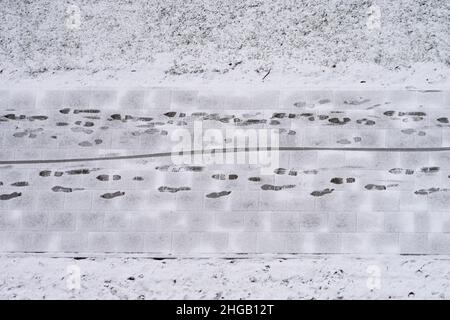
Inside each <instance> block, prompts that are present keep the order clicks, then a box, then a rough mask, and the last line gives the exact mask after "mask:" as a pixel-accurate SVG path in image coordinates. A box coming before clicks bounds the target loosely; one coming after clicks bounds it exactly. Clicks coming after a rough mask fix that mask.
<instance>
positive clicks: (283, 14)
mask: <svg viewBox="0 0 450 320" xmlns="http://www.w3.org/2000/svg"><path fill="white" fill-rule="evenodd" d="M70 5H75V6H76V7H75V9H74V7H71V6H70ZM0 8H1V9H0V20H1V21H2V24H1V26H0V85H1V86H8V87H10V86H12V85H14V84H15V85H27V86H51V87H54V86H72V87H73V86H74V85H78V86H83V85H93V86H119V87H120V86H123V85H124V84H126V85H128V86H132V85H136V86H164V85H176V86H199V85H208V86H228V85H231V86H233V85H234V86H236V85H243V84H246V85H252V86H259V85H263V86H266V85H267V86H277V87H280V86H295V87H298V86H318V87H321V88H323V87H326V86H327V87H328V86H333V87H340V86H352V87H353V86H358V87H361V88H367V87H373V86H377V87H388V88H392V87H393V86H394V87H401V88H404V87H407V86H416V87H421V88H424V87H429V86H434V87H441V88H442V87H444V88H445V87H448V85H449V84H450V80H449V68H450V54H449V53H450V49H449V48H450V43H449V41H450V40H449V39H450V18H449V17H450V3H449V2H448V1H446V0H430V1H415V0H402V1H392V0H376V1H361V0H351V1H348V0H332V1H324V0H322V1H292V0H276V1H268V0H266V1H262V0H244V1H242V0H230V1H214V0H189V1H183V2H182V3H180V2H179V1H175V0H169V1H168V0H155V1H144V0H132V1H125V0H121V1H114V2H111V1H107V0H99V1H89V0H76V1H56V2H55V1H50V0H35V1H27V2H22V1H14V0H2V1H1V7H0ZM371 8H372V9H371ZM373 8H375V9H373ZM377 8H378V9H377Z"/></svg>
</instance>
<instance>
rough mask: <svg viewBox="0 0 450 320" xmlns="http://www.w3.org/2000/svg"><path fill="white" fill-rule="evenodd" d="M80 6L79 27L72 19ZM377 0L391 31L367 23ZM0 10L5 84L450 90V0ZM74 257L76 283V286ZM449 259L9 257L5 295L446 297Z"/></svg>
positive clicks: (7, 6)
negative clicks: (71, 282)
mask: <svg viewBox="0 0 450 320" xmlns="http://www.w3.org/2000/svg"><path fill="white" fill-rule="evenodd" d="M70 4H75V5H76V6H77V7H78V8H79V12H80V17H81V20H80V24H79V27H74V28H72V27H70V28H68V27H67V23H71V22H70V19H72V18H73V13H71V12H68V11H67V9H68V8H69V7H68V6H69V5H70ZM372 4H376V5H378V7H379V8H380V12H381V15H380V28H375V29H370V28H368V27H367V23H368V21H369V20H370V21H372V20H373V19H374V17H371V15H370V14H368V9H369V7H370V6H371V5H372ZM0 21H2V23H1V24H0V88H12V87H19V88H24V87H26V88H31V87H45V88H55V87H67V88H73V87H80V86H95V87H98V86H109V87H122V86H127V87H131V86H177V87H199V86H212V87H216V88H217V87H233V86H238V87H239V88H241V89H242V88H245V87H246V86H249V87H267V88H280V87H302V88H303V87H305V88H306V87H307V88H311V87H314V88H322V89H323V88H358V89H366V88H375V87H376V88H389V89H392V88H420V89H428V88H437V89H445V88H447V89H448V88H449V87H450V43H449V41H450V2H449V1H447V0H429V1H417V0H402V1H393V0H392V1H388V0H383V1H373V2H372V1H362V0H351V1H347V0H339V1H338V0H334V1H325V0H321V1H294V0H276V1H269V0H267V1H256V0H244V1H243V0H232V1H231V0H230V1H212V0H211V1H210V0H190V1H183V3H181V2H180V1H175V0H154V1H144V0H140V1H138V0H132V1H126V0H120V1H108V0H99V1H90V0H75V1H51V0H36V1H15V0H0ZM75 24H76V23H75ZM72 265H77V266H79V267H80V272H81V288H80V289H79V290H77V289H75V290H69V289H68V287H67V282H66V281H67V278H68V274H67V268H68V267H69V268H71V267H70V266H72ZM449 265H450V262H449V260H447V258H446V257H433V256H360V257H356V256H345V255H344V256H339V255H327V256H326V255H322V256H310V255H306V256H299V257H291V258H289V259H280V258H279V257H256V258H255V257H250V258H246V259H216V258H205V259H164V260H154V259H150V258H142V257H122V258H118V257H97V258H88V259H84V260H74V259H72V258H62V257H59V258H54V257H49V256H29V255H27V256H9V255H8V256H2V257H0V270H1V272H0V298H2V299H26V298H32V299H51V298H62V299H80V298H87V299H106V298H118V299H140V298H145V299H174V298H180V299H184V298H192V299H205V298H210V299H222V298H223V299H232V298H234V299H263V298H266V299H270V298H272V299H300V298H303V299H327V298H330V299H350V298H363V299H376V298H385V299H389V298H392V299H408V298H409V299H412V298H424V299H431V298H437V299H448V298H449V295H450V290H449V289H448V287H449V284H450V274H449V270H450V269H449V268H448V267H449ZM72 270H73V269H72Z"/></svg>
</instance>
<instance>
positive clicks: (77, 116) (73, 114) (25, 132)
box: [0, 99, 450, 201]
mask: <svg viewBox="0 0 450 320" xmlns="http://www.w3.org/2000/svg"><path fill="white" fill-rule="evenodd" d="M369 101H370V100H369V99H362V100H361V99H360V100H347V101H345V102H344V104H347V105H362V104H365V103H368V102H369ZM330 102H331V101H330V100H329V99H320V100H318V101H317V104H318V105H326V104H329V103H330ZM389 104H390V103H388V102H387V103H385V104H384V106H382V105H380V104H377V105H372V106H370V107H368V108H366V109H367V110H373V112H372V114H370V115H368V116H366V117H359V116H358V117H356V118H353V117H352V116H351V112H344V111H322V112H316V111H314V110H312V111H309V110H308V111H307V110H305V109H306V108H312V109H313V108H314V107H315V105H307V104H306V102H302V101H298V102H295V103H294V104H293V106H294V107H295V108H297V109H298V110H299V112H273V113H272V114H271V115H270V116H268V117H266V116H265V115H264V114H263V113H261V112H257V111H255V112H251V113H243V114H240V115H236V114H223V113H210V112H192V113H186V112H178V111H170V112H166V113H163V114H159V115H152V116H142V115H141V116H135V115H129V114H121V113H109V114H105V112H102V111H101V110H99V109H95V108H62V109H60V110H59V111H58V112H57V116H56V117H51V116H47V115H40V114H37V115H36V114H32V115H27V114H22V113H17V112H13V111H9V112H8V113H5V114H3V115H1V114H0V126H6V125H9V124H11V125H12V127H13V128H14V130H15V132H14V133H12V136H13V137H15V138H19V139H30V140H31V141H33V140H36V138H38V137H39V136H40V135H43V134H45V133H46V132H47V131H50V130H51V132H52V134H51V135H50V138H51V139H54V140H58V139H60V138H61V136H64V135H65V134H66V131H65V130H67V131H68V132H70V133H75V134H77V137H79V142H78V145H79V146H80V147H83V148H89V147H95V146H99V145H102V144H103V142H104V141H103V140H102V139H100V138H97V137H96V138H95V139H87V138H86V137H89V136H91V135H93V134H94V133H98V132H104V131H107V130H110V129H116V128H124V129H130V132H131V136H133V137H139V136H142V135H156V136H158V135H159V136H161V137H163V136H167V135H168V130H167V129H168V128H169V127H170V126H175V127H183V126H188V124H189V123H190V122H192V121H194V120H202V121H214V122H216V123H217V124H218V125H220V124H233V125H235V126H242V127H248V126H255V125H256V126H257V125H268V126H273V127H280V128H279V129H280V133H281V134H285V135H291V136H293V135H296V134H297V132H296V131H295V130H291V129H285V128H281V126H282V125H283V124H284V121H285V120H289V121H300V122H309V123H311V122H314V123H318V124H320V125H324V126H341V127H345V126H348V125H350V124H356V125H359V126H368V127H372V126H376V125H377V124H378V123H379V122H381V123H383V122H385V121H392V122H401V123H403V124H404V123H418V122H423V123H424V124H425V123H426V121H427V120H429V122H430V123H429V125H430V126H433V125H434V126H436V127H449V126H450V123H449V120H448V118H447V117H444V116H439V117H437V118H435V119H427V118H428V117H429V116H428V115H427V114H426V113H425V112H422V111H408V112H404V111H392V110H387V111H384V110H383V111H378V110H377V109H376V108H380V107H386V105H389ZM51 121H52V122H54V127H52V126H51V125H49V122H51ZM27 126H29V127H27ZM10 127H11V126H10ZM130 127H132V128H130ZM416 127H417V125H416V124H414V128H405V129H402V130H401V131H400V132H401V133H402V134H404V135H417V136H418V137H423V136H425V135H426V132H425V131H423V130H420V129H417V128H416ZM49 129H50V130H49ZM55 132H56V133H55ZM361 141H362V137H359V136H355V137H352V138H344V139H339V140H337V141H336V143H338V144H343V145H348V144H357V143H360V142H361ZM99 170H101V169H100V168H92V169H75V170H67V171H58V170H56V171H50V170H43V171H40V172H39V176H40V177H41V178H42V179H44V178H48V177H56V178H60V177H62V179H63V177H64V176H77V175H91V174H96V177H95V179H96V180H97V181H98V183H105V182H112V183H114V182H117V181H120V180H122V179H124V177H122V176H120V175H117V174H115V175H110V174H104V173H100V174H99V173H95V172H96V171H99ZM155 170H157V171H160V172H170V173H174V172H175V173H176V172H193V173H199V174H201V173H203V172H204V168H203V167H202V166H175V165H163V166H158V167H156V168H155ZM439 171H440V168H438V167H424V168H420V169H418V170H417V169H413V168H392V169H390V170H389V171H388V173H389V174H392V175H399V176H401V175H405V176H412V175H420V174H426V175H432V174H434V173H437V172H439ZM318 172H319V170H316V169H310V170H300V169H286V168H278V169H276V170H275V171H274V174H276V175H286V176H290V177H292V179H293V182H292V183H289V184H283V185H272V184H267V183H262V178H261V177H258V176H249V177H247V181H248V183H251V184H258V185H259V187H260V189H261V190H262V191H264V192H285V191H288V190H292V189H295V188H296V187H297V184H296V181H295V179H296V178H300V179H301V177H300V176H301V175H316V174H318ZM210 178H211V179H213V180H216V181H233V180H238V179H239V178H240V177H239V176H238V175H237V174H233V173H216V174H213V175H211V176H210ZM127 179H131V181H133V182H134V183H143V184H144V185H145V179H144V178H143V177H140V176H135V177H132V178H127ZM241 179H242V177H241ZM355 182H356V178H354V177H330V181H329V184H328V185H324V186H323V189H320V190H311V192H310V195H311V196H312V197H325V196H327V195H328V194H330V193H332V192H333V191H334V190H335V188H337V187H339V188H343V189H342V190H345V186H346V185H347V184H354V183H355ZM6 185H8V186H10V187H13V188H20V190H21V191H23V190H26V189H27V188H28V187H30V184H29V182H27V181H15V182H10V183H8V184H6V182H3V181H0V187H3V186H6ZM396 187H398V184H395V183H394V184H392V183H386V184H380V183H378V182H377V183H375V182H374V183H368V184H366V185H364V186H363V190H366V191H372V192H377V191H385V190H389V189H392V188H396ZM82 190H85V189H84V188H78V187H73V186H64V185H55V186H53V187H51V191H52V192H55V193H72V192H76V191H82ZM157 190H158V191H159V192H163V193H166V192H167V193H178V192H189V191H191V188H190V187H186V186H160V187H158V188H157ZM447 191H450V189H447V188H441V187H432V188H429V189H419V190H416V191H414V193H415V194H417V195H429V194H432V193H436V192H447ZM23 192H25V191H23ZM231 193H232V190H221V191H220V190H218V191H215V192H210V193H208V194H206V195H205V197H207V198H210V199H217V198H222V197H227V196H229V195H230V194H231ZM20 196H22V192H17V191H15V192H12V193H3V194H2V193H1V189H0V200H2V201H8V200H12V199H14V198H18V197H20ZM124 196H126V194H125V192H123V191H120V190H119V191H116V190H113V191H111V192H108V193H105V194H103V195H101V196H100V197H101V198H103V199H106V200H111V201H113V200H114V199H116V198H120V197H124Z"/></svg>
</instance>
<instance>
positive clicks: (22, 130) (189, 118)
mask: <svg viewBox="0 0 450 320" xmlns="http://www.w3.org/2000/svg"><path fill="white" fill-rule="evenodd" d="M326 100H327V99H323V101H326ZM320 101H321V100H319V104H321V103H320ZM362 101H365V100H362ZM327 103H328V102H327ZM358 103H360V101H354V102H351V103H350V102H349V103H347V104H349V105H351V104H358ZM294 106H295V107H297V108H300V109H303V107H304V106H303V105H302V103H295V104H294ZM375 107H377V106H374V108H375ZM368 109H369V108H368ZM351 114H352V111H331V110H330V111H321V112H319V111H314V110H313V111H308V112H305V110H302V111H301V112H273V113H272V114H271V115H265V114H264V113H262V112H253V113H243V114H222V113H210V112H191V113H186V112H178V111H170V112H166V113H163V114H156V115H151V116H143V115H140V116H136V115H129V114H120V113H106V112H105V111H103V112H102V111H101V110H99V109H71V108H62V109H60V110H59V111H57V116H55V117H53V116H51V115H49V116H47V115H26V114H20V113H12V112H10V113H6V114H0V126H3V125H7V124H8V123H10V124H12V125H13V126H11V128H10V129H14V130H15V132H14V133H12V136H13V137H15V138H20V139H30V141H31V142H32V141H33V140H36V138H37V137H39V136H41V135H44V136H45V134H46V133H47V132H51V133H50V136H49V138H50V139H53V140H61V139H62V137H64V136H66V135H68V134H70V133H74V134H75V138H76V139H78V141H77V142H78V146H79V147H82V148H90V147H95V146H101V145H103V144H104V140H103V139H101V138H99V137H95V138H92V139H88V138H86V137H89V136H92V135H94V134H95V133H100V134H101V133H102V132H106V131H107V130H111V129H126V130H129V132H130V134H131V137H136V138H138V137H139V136H142V135H152V136H160V137H164V136H168V134H169V131H168V130H169V129H170V128H171V127H175V128H176V127H185V126H188V125H189V124H190V123H192V122H193V121H194V120H201V121H214V122H216V123H217V125H218V126H220V125H222V124H233V125H235V126H238V127H239V126H243V127H248V126H257V125H267V126H271V127H278V128H279V132H280V134H281V135H287V136H295V135H296V134H297V132H296V131H295V130H292V129H286V128H283V126H284V125H285V124H286V123H285V122H284V121H285V120H289V121H293V122H295V121H299V122H309V123H311V122H315V123H317V124H319V125H324V126H347V125H349V124H356V125H358V126H363V127H367V126H368V127H372V126H376V125H377V124H378V123H379V122H380V123H381V124H383V123H385V122H386V121H391V122H401V123H417V122H422V123H423V126H424V127H432V126H433V125H434V126H435V127H450V123H449V120H448V118H447V117H444V116H437V117H436V118H434V119H428V117H429V116H428V115H427V114H426V113H425V112H422V111H409V112H403V111H392V110H388V111H383V110H377V109H373V111H372V114H370V115H367V116H366V117H361V116H357V117H352V115H351ZM61 117H63V119H61ZM64 118H66V119H64ZM428 120H430V123H428ZM52 124H53V126H52ZM28 126H29V127H28ZM416 127H417V125H416V124H414V128H405V129H402V130H401V131H400V132H401V133H402V134H405V135H417V136H419V137H424V136H426V135H427V133H426V132H425V131H424V130H420V129H417V128H416ZM65 130H66V131H65ZM362 140H363V137H360V136H354V137H351V138H341V139H338V140H337V141H335V142H336V143H337V144H342V145H349V144H358V143H361V142H362Z"/></svg>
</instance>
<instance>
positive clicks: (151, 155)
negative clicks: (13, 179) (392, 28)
mask: <svg viewBox="0 0 450 320" xmlns="http://www.w3.org/2000/svg"><path fill="white" fill-rule="evenodd" d="M260 151H366V152H443V151H450V147H430V148H355V147H353V148H352V147H347V148H346V147H277V148H272V147H267V148H219V149H207V150H191V151H185V152H160V153H147V154H135V155H127V156H109V157H94V158H67V159H45V160H38V159H34V160H33V159H32V160H6V161H0V165H15V164H47V163H69V162H90V161H113V160H133V159H146V158H162V157H169V156H183V155H188V154H191V155H195V154H206V153H208V154H215V153H237V152H260Z"/></svg>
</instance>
